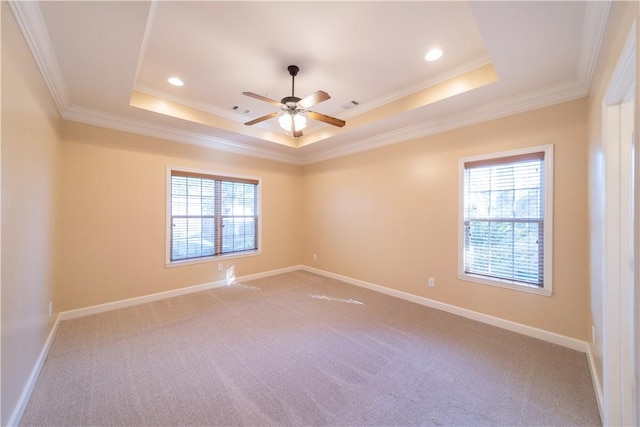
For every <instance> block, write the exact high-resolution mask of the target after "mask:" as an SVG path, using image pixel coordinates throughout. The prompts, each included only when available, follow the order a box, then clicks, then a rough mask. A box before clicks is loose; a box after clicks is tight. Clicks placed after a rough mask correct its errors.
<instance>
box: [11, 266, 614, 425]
mask: <svg viewBox="0 0 640 427" xmlns="http://www.w3.org/2000/svg"><path fill="white" fill-rule="evenodd" d="M21 425H23V426H47V425H56V426H74V425H83V426H85V425H94V426H103V425H104V426H106V425H109V426H116V425H130V426H188V425H189V426H190V425H228V426H235V425H248V426H270V425H286V426H294V425H295V426H300V425H305V426H325V425H330V426H342V425H358V426H373V425H375V426H382V425H384V426H388V425H389V426H390V425H393V426H400V425H402V426H405V425H406V426H409V425H411V426H413V425H436V426H443V425H447V426H481V425H492V426H496V425H498V426H508V425H509V426H510V425H531V426H533V425H535V426H567V425H579V426H588V425H601V421H600V417H599V415H598V409H597V403H596V399H595V395H594V391H593V387H592V382H591V376H590V373H589V369H588V365H587V360H586V356H585V355H584V354H582V353H579V352H576V351H573V350H570V349H567V348H563V347H560V346H557V345H553V344H549V343H546V342H542V341H539V340H536V339H532V338H528V337H525V336H522V335H518V334H515V333H512V332H508V331H505V330H502V329H499V328H495V327H492V326H488V325H485V324H482V323H478V322H474V321H471V320H468V319H464V318H461V317H458V316H455V315H452V314H449V313H445V312H441V311H438V310H434V309H430V308H427V307H423V306H420V305H417V304H413V303H410V302H407V301H403V300H400V299H397V298H393V297H390V296H387V295H383V294H379V293H376V292H372V291H369V290H366V289H362V288H358V287H355V286H352V285H349V284H345V283H342V282H339V281H336V280H332V279H328V278H325V277H321V276H317V275H314V274H310V273H306V272H302V271H297V272H293V273H287V274H282V275H278V276H272V277H268V278H264V279H259V280H255V281H251V282H246V283H242V284H236V285H231V286H226V287H222V288H217V289H212V290H209V291H204V292H199V293H194V294H190V295H185V296H180V297H175V298H170V299H166V300H162V301H156V302H152V303H146V304H141V305H138V306H134V307H129V308H124V309H120V310H114V311H110V312H106V313H101V314H97V315H93V316H87V317H83V318H79V319H74V320H68V321H64V322H62V323H61V324H60V326H59V329H58V332H57V335H56V337H55V339H54V342H53V344H52V347H51V349H50V352H49V355H48V357H47V360H46V362H45V364H44V366H43V369H42V371H41V374H40V377H39V378H38V381H37V384H36V386H35V389H34V391H33V394H32V396H31V399H30V401H29V403H28V405H27V408H26V410H25V413H24V415H23V417H22V420H21Z"/></svg>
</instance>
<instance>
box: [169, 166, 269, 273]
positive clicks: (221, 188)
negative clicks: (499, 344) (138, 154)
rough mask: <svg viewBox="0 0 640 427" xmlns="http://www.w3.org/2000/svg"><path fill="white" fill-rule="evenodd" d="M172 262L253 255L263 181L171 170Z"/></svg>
mask: <svg viewBox="0 0 640 427" xmlns="http://www.w3.org/2000/svg"><path fill="white" fill-rule="evenodd" d="M169 196H170V197H169V214H170V215H169V222H170V224H169V228H170V230H169V254H168V261H169V262H170V263H173V262H182V261H193V260H203V259H206V258H211V257H216V256H222V255H234V254H246V253H255V252H257V251H258V243H259V234H258V231H259V230H258V227H259V180H257V179H247V178H241V177H233V176H221V175H217V174H207V173H200V172H191V171H185V170H177V169H170V177H169Z"/></svg>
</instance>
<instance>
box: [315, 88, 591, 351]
mask: <svg viewBox="0 0 640 427" xmlns="http://www.w3.org/2000/svg"><path fill="white" fill-rule="evenodd" d="M542 144H554V146H555V148H554V149H555V153H554V155H555V194H554V229H555V234H554V279H553V280H554V282H553V283H554V284H553V286H554V293H553V296H551V297H545V296H540V295H534V294H530V293H524V292H518V291H513V290H508V289H503V288H498V287H492V286H486V285H480V284H476V283H471V282H468V281H461V280H459V279H458V277H457V260H458V228H459V227H458V200H459V195H458V183H459V180H458V160H459V159H460V158H461V157H465V156H471V155H476V154H484V153H492V152H499V151H504V150H510V149H514V148H520V147H528V146H535V145H542ZM586 155H587V140H586V103H585V101H584V100H579V101H574V102H570V103H566V104H561V105H557V106H553V107H549V108H545V109H541V110H537V111H532V112H528V113H524V114H519V115H516V116H512V117H508V118H504V119H500V120H494V121H491V122H486V123H483V124H479V125H475V126H470V127H466V128H463V129H459V130H455V131H451V132H447V133H443V134H439V135H434V136H430V137H424V138H420V139H417V140H414V141H411V142H406V143H401V144H396V145H392V146H388V147H384V148H380V149H376V150H371V151H367V152H364V153H360V154H355V155H351V156H347V157H343V158H339V159H334V160H329V161H325V162H321V163H317V164H313V165H309V166H305V168H304V174H303V179H304V191H305V193H304V195H305V197H304V208H305V211H304V215H303V217H304V218H305V224H304V230H305V239H304V247H303V254H304V260H303V261H304V263H305V264H308V265H310V266H313V267H316V268H319V269H322V270H327V271H330V272H333V273H338V274H341V275H345V276H349V277H352V278H355V279H359V280H364V281H367V282H371V283H374V284H377V285H381V286H385V287H388V288H392V289H396V290H399V291H403V292H408V293H410V294H414V295H418V296H423V297H427V298H431V299H434V300H437V301H440V302H444V303H447V304H452V305H455V306H458V307H463V308H466V309H470V310H474V311H477V312H480V313H485V314H488V315H492V316H497V317H500V318H503V319H507V320H511V321H514V322H518V323H522V324H525V325H529V326H533V327H536V328H540V329H544V330H547V331H551V332H555V333H558V334H562V335H566V336H569V337H574V338H578V339H582V340H587V339H589V326H590V315H589V277H588V271H589V269H588V244H589V239H588V236H587V232H588V223H587V167H586V165H587V157H586ZM313 254H317V256H318V259H317V261H313V259H312V257H313ZM428 277H434V278H435V280H436V286H435V288H429V287H427V285H426V282H427V278H428Z"/></svg>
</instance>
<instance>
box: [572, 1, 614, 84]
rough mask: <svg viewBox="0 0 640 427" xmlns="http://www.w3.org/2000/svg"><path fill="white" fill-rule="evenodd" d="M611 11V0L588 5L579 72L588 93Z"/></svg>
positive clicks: (579, 78) (593, 2) (583, 29)
mask: <svg viewBox="0 0 640 427" xmlns="http://www.w3.org/2000/svg"><path fill="white" fill-rule="evenodd" d="M610 11H611V1H610V0H605V1H591V2H588V3H587V7H586V11H585V17H584V25H583V27H582V45H581V46H580V56H579V58H578V70H577V73H578V74H577V76H578V80H579V81H580V82H582V83H583V84H584V85H585V87H586V89H587V91H588V89H589V87H590V86H591V77H592V76H593V70H594V69H595V66H596V62H597V60H598V53H599V52H600V45H601V44H602V39H603V38H604V32H605V31H606V29H607V21H608V20H609V12H610Z"/></svg>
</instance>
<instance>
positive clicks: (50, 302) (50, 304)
mask: <svg viewBox="0 0 640 427" xmlns="http://www.w3.org/2000/svg"><path fill="white" fill-rule="evenodd" d="M51 315H53V302H52V301H49V316H51Z"/></svg>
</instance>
